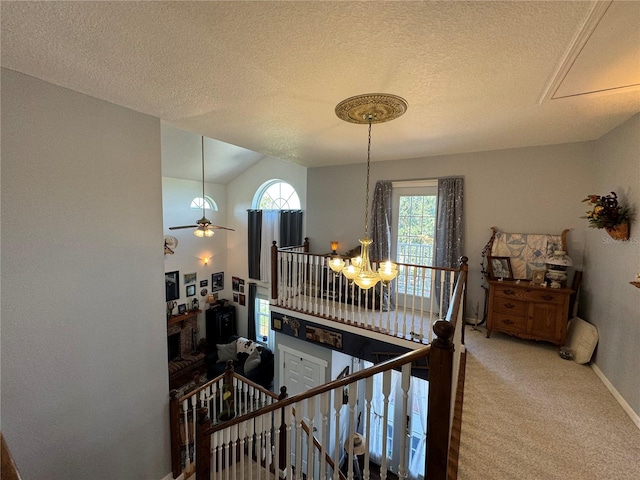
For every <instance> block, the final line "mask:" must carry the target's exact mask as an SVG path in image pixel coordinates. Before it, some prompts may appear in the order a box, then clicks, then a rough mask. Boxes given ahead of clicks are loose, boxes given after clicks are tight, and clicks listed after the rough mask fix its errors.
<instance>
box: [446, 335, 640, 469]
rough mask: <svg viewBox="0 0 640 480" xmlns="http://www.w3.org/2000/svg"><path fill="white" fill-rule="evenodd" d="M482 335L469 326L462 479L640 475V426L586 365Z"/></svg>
mask: <svg viewBox="0 0 640 480" xmlns="http://www.w3.org/2000/svg"><path fill="white" fill-rule="evenodd" d="M485 336H486V331H485V330H484V329H480V331H475V330H472V329H471V328H470V327H467V330H466V344H467V349H468V355H467V373H466V381H465V392H464V407H463V415H462V432H461V443H460V461H459V470H458V478H459V479H460V480H476V479H482V480H503V479H504V480H507V479H508V480H528V479H532V480H533V479H535V480H555V479H558V480H609V479H612V480H613V479H615V480H626V479H629V480H637V479H640V430H639V429H638V428H637V427H636V426H635V425H634V424H633V422H632V421H631V419H630V418H629V417H628V416H627V414H626V413H625V412H624V410H623V409H622V408H621V407H620V405H619V404H618V402H617V401H616V400H615V399H614V398H613V396H612V395H611V393H610V392H609V391H608V390H607V389H606V387H605V386H604V385H603V384H602V382H601V381H600V379H599V378H598V377H597V376H596V375H595V373H594V372H593V371H592V370H591V368H590V367H588V366H586V365H579V364H577V363H575V362H573V361H572V360H563V359H561V358H560V357H559V356H558V353H557V347H554V346H553V345H551V344H546V343H539V342H534V341H525V340H520V339H517V338H513V337H510V336H507V335H504V334H501V333H494V334H492V336H491V338H489V339H488V338H485ZM629 374H630V375H638V374H640V373H639V372H638V365H634V366H631V365H629Z"/></svg>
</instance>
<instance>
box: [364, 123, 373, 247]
mask: <svg viewBox="0 0 640 480" xmlns="http://www.w3.org/2000/svg"><path fill="white" fill-rule="evenodd" d="M371 122H372V115H371V114H369V141H368V144H367V193H366V195H365V202H364V236H365V237H366V238H369V171H370V170H371Z"/></svg>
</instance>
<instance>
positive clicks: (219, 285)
mask: <svg viewBox="0 0 640 480" xmlns="http://www.w3.org/2000/svg"><path fill="white" fill-rule="evenodd" d="M223 289H224V272H218V273H212V274H211V291H212V292H218V291H220V290H223Z"/></svg>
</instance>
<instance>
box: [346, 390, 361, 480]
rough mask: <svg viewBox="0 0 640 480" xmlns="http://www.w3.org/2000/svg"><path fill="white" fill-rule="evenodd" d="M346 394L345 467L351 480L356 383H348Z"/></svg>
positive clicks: (356, 394) (356, 397)
mask: <svg viewBox="0 0 640 480" xmlns="http://www.w3.org/2000/svg"><path fill="white" fill-rule="evenodd" d="M347 395H348V398H349V436H348V437H347V440H348V441H347V449H348V450H347V453H348V458H349V465H348V467H347V479H348V480H353V460H354V455H353V441H352V439H353V437H354V434H355V433H356V402H357V400H358V384H357V383H350V384H349V385H348V386H347Z"/></svg>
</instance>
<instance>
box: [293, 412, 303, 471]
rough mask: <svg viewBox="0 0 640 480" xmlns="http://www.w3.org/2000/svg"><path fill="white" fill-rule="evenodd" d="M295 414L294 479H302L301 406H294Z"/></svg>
mask: <svg viewBox="0 0 640 480" xmlns="http://www.w3.org/2000/svg"><path fill="white" fill-rule="evenodd" d="M294 409H295V412H296V477H297V478H302V419H303V413H304V410H303V405H301V404H300V405H299V404H297V403H296V404H295V406H294Z"/></svg>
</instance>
